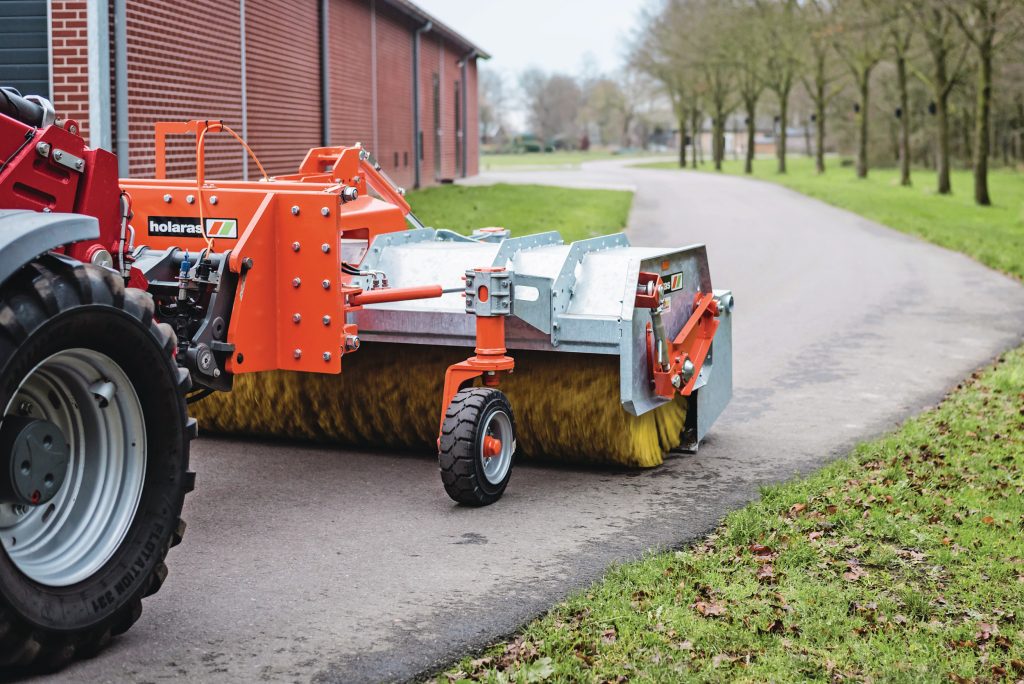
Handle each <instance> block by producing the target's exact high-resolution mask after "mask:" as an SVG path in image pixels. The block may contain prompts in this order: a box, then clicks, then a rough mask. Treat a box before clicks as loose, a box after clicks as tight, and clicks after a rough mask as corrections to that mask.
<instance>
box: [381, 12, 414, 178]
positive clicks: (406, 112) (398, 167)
mask: <svg viewBox="0 0 1024 684" xmlns="http://www.w3.org/2000/svg"><path fill="white" fill-rule="evenodd" d="M377 119H378V120H377V140H378V145H379V149H376V150H373V153H374V154H375V155H376V156H377V160H378V161H379V162H380V165H381V167H382V168H383V169H384V170H385V171H386V172H387V173H388V175H390V176H391V178H392V180H394V181H395V182H396V183H398V184H399V185H401V186H403V187H407V188H411V187H412V185H413V182H414V181H415V178H414V177H415V173H416V171H415V169H414V168H413V164H414V161H415V160H414V158H413V155H414V148H413V110H412V29H411V27H410V26H409V25H408V24H407V23H406V21H405V20H404V19H403V18H401V17H399V16H397V15H393V14H392V13H390V12H388V11H387V10H386V9H385V8H383V7H381V6H380V5H377Z"/></svg>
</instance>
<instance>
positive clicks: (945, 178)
mask: <svg viewBox="0 0 1024 684" xmlns="http://www.w3.org/2000/svg"><path fill="white" fill-rule="evenodd" d="M948 100H949V95H948V93H939V95H938V97H937V98H936V99H935V126H936V131H937V135H938V137H939V140H938V143H939V144H938V145H937V146H936V149H935V166H936V170H937V171H938V174H939V177H938V188H937V189H938V192H939V194H940V195H949V194H951V193H952V192H953V187H952V185H951V184H950V182H949V111H948V107H947V104H948Z"/></svg>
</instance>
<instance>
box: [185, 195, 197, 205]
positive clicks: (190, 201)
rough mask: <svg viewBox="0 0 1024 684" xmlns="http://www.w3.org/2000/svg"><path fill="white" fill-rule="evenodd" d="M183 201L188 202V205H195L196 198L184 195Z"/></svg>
mask: <svg viewBox="0 0 1024 684" xmlns="http://www.w3.org/2000/svg"><path fill="white" fill-rule="evenodd" d="M185 201H186V202H188V203H189V204H195V203H196V196H195V195H185Z"/></svg>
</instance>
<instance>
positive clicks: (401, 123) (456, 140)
mask: <svg viewBox="0 0 1024 684" xmlns="http://www.w3.org/2000/svg"><path fill="white" fill-rule="evenodd" d="M0 45H3V46H4V48H5V49H4V50H0V85H13V86H14V87H17V88H18V89H19V90H21V91H22V92H23V93H25V94H32V93H34V94H40V95H44V96H48V97H50V98H51V99H53V101H54V104H55V106H56V108H57V111H58V113H59V114H61V115H64V116H66V117H69V118H73V119H76V120H78V121H79V122H80V124H81V128H82V131H83V134H84V135H85V137H86V138H87V139H88V140H89V141H90V143H91V144H92V145H94V146H99V147H105V148H107V149H111V150H113V151H115V152H117V153H118V155H119V157H120V158H121V164H122V167H121V173H122V175H125V176H137V177H145V176H148V175H151V174H152V173H153V124H154V122H156V121H161V120H172V121H174V120H177V121H184V120H188V119H205V118H210V119H214V118H216V119H223V120H224V121H225V122H226V123H227V124H228V125H230V126H231V127H232V128H234V129H235V130H236V131H238V132H239V133H243V132H244V135H245V137H246V138H247V140H248V142H249V143H250V145H251V146H252V148H253V150H254V151H255V152H256V154H257V155H258V156H259V158H260V160H261V161H262V162H263V165H264V166H265V167H266V168H267V171H268V172H269V173H271V174H275V173H290V172H294V171H295V170H296V169H297V167H298V164H299V162H300V161H301V160H302V158H303V157H304V155H305V153H306V151H307V150H308V148H310V147H317V146H321V145H338V144H352V143H355V142H362V143H363V145H364V146H365V147H367V148H369V149H370V150H371V151H372V152H373V153H374V154H375V155H376V156H377V158H378V160H379V161H380V163H381V165H382V166H383V168H384V169H385V170H386V171H387V172H388V173H389V174H390V175H391V176H392V177H393V178H394V179H395V181H396V182H397V183H399V184H401V185H405V186H407V187H414V186H416V185H430V184H433V183H436V182H440V181H442V180H449V179H454V178H458V177H463V176H467V175H474V174H476V173H477V171H478V156H479V148H478V140H477V135H476V131H477V129H478V124H477V111H478V103H477V65H476V62H477V59H478V58H484V59H486V58H487V57H488V55H487V54H486V53H484V52H483V51H482V50H481V49H479V48H478V47H476V46H475V45H473V44H472V43H471V42H469V41H468V40H467V39H465V38H463V37H462V36H461V35H459V34H458V33H456V32H455V31H454V30H452V29H451V28H449V27H448V26H446V25H444V24H443V23H441V22H440V21H438V20H436V19H434V18H433V17H431V16H430V15H428V14H427V13H426V12H424V11H423V10H421V9H420V8H419V7H417V6H416V5H414V4H413V3H411V2H408V0H239V1H238V2H230V0H227V1H226V0H191V1H190V2H182V1H181V0H5V1H4V2H0ZM119 113H120V114H122V115H126V116H125V117H124V118H125V120H124V121H119V120H118V115H119ZM207 159H208V161H207V175H208V176H210V177H216V176H220V177H230V178H239V177H242V176H243V175H246V174H247V175H248V176H249V177H253V175H254V174H255V173H256V168H255V166H254V165H251V164H247V163H245V162H243V155H242V152H241V148H240V147H239V146H238V145H237V143H235V142H234V141H232V140H229V139H225V136H213V137H212V138H211V141H210V143H209V147H208V154H207ZM193 160H194V148H190V147H189V146H188V145H185V144H182V145H180V146H178V147H177V148H176V150H175V153H174V156H173V157H172V158H171V159H170V163H169V174H172V175H174V176H179V177H180V176H193V175H194V173H195V170H194V163H193Z"/></svg>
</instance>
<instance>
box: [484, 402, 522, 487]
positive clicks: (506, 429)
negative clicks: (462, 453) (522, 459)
mask: <svg viewBox="0 0 1024 684" xmlns="http://www.w3.org/2000/svg"><path fill="white" fill-rule="evenodd" d="M488 436H489V437H494V438H495V439H499V440H501V451H500V452H499V453H498V454H497V455H496V456H484V438H485V437H488ZM515 450H516V441H515V435H513V434H512V420H511V419H510V418H509V417H508V414H507V413H505V412H504V411H501V410H498V411H494V412H493V413H491V415H489V416H487V420H486V422H484V427H483V430H482V432H481V437H480V460H481V461H482V462H483V469H484V477H485V478H486V479H487V481H488V482H490V483H491V484H492V485H497V484H501V481H502V480H504V479H505V476H506V475H508V469H509V468H511V467H512V454H513V453H515Z"/></svg>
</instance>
